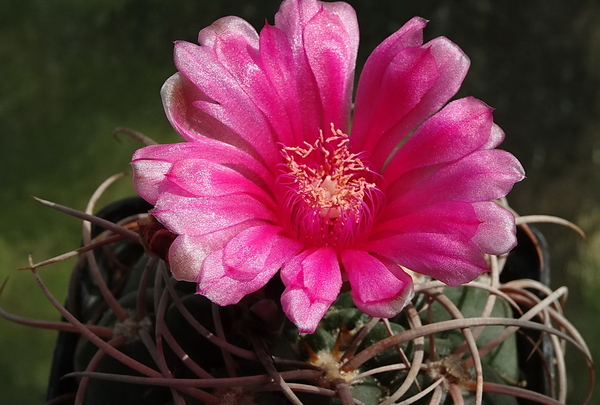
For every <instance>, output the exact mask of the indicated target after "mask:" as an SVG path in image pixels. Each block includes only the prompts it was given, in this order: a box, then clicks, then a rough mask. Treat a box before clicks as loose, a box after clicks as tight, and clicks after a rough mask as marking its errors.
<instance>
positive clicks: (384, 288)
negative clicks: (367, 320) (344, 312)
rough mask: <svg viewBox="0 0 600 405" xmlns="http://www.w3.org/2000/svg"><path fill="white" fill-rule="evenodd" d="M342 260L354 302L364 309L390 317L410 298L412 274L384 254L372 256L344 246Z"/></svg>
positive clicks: (383, 316) (374, 314) (379, 316)
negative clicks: (382, 255)
mask: <svg viewBox="0 0 600 405" xmlns="http://www.w3.org/2000/svg"><path fill="white" fill-rule="evenodd" d="M341 260H342V264H343V265H344V270H346V274H348V281H350V285H351V286H352V297H353V299H354V304H355V305H356V307H357V308H358V309H360V310H361V311H363V312H364V313H366V314H369V315H371V316H375V317H378V318H391V317H393V316H396V315H397V314H398V313H399V312H400V311H402V309H403V308H404V306H405V305H406V304H407V303H408V302H409V301H410V300H411V299H412V297H413V295H414V290H413V281H412V278H411V277H410V276H409V275H408V274H406V273H405V272H404V271H403V270H402V269H401V268H400V266H398V265H397V264H395V263H393V262H391V261H390V260H388V259H386V258H385V257H381V258H375V257H373V256H372V255H370V254H369V253H367V252H365V251H364V250H345V251H343V252H342V253H341Z"/></svg>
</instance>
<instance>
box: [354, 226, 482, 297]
mask: <svg viewBox="0 0 600 405" xmlns="http://www.w3.org/2000/svg"><path fill="white" fill-rule="evenodd" d="M364 249H365V250H366V251H369V252H374V253H379V254H380V255H382V256H385V257H387V258H389V259H391V260H393V261H394V262H396V263H398V264H400V265H401V266H403V267H406V268H408V269H410V270H412V271H415V272H417V273H421V274H425V275H428V276H431V277H434V278H436V279H438V280H440V281H442V282H443V283H445V284H447V285H449V286H457V285H460V284H464V283H467V282H469V281H472V280H473V279H475V278H476V277H477V276H479V275H480V274H481V273H483V272H485V271H487V270H488V268H487V265H486V263H485V260H484V258H483V254H482V253H481V250H480V249H479V247H478V246H477V245H476V244H475V243H474V242H473V241H465V239H464V238H463V237H461V236H460V235H456V234H440V233H419V232H411V233H404V234H396V235H392V236H389V237H386V238H382V239H378V240H374V241H371V242H369V243H367V245H366V246H365V247H364Z"/></svg>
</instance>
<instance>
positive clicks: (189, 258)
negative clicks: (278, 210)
mask: <svg viewBox="0 0 600 405" xmlns="http://www.w3.org/2000/svg"><path fill="white" fill-rule="evenodd" d="M264 224H265V223H264V222H263V221H259V220H250V221H246V222H242V223H240V224H237V225H234V226H231V227H229V228H224V229H219V230H217V231H214V232H210V233H205V234H203V235H198V236H191V235H179V236H178V237H177V238H176V239H175V241H174V242H173V243H172V244H171V247H170V248H169V268H170V269H171V273H173V277H175V278H176V279H177V280H182V281H191V282H194V283H195V282H197V281H198V276H199V275H200V269H201V268H202V264H203V263H204V260H205V259H206V258H207V257H208V255H210V254H211V253H212V252H214V251H215V250H219V249H221V248H223V247H224V246H225V245H226V244H227V242H229V241H230V240H231V239H233V237H234V236H236V235H237V234H239V233H240V232H242V231H243V230H245V229H247V228H250V227H253V226H258V225H264Z"/></svg>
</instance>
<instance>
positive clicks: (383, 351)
mask: <svg viewBox="0 0 600 405" xmlns="http://www.w3.org/2000/svg"><path fill="white" fill-rule="evenodd" d="M111 181H112V180H111ZM105 186H106V185H104V186H103V187H102V188H101V189H100V190H102V189H104V187H105ZM97 197H98V196H94V198H93V201H95V200H96V199H97ZM42 202H44V201H42ZM44 203H45V204H47V205H51V206H53V207H54V208H58V209H60V210H62V211H65V212H67V213H69V214H72V215H75V216H78V217H80V218H82V219H84V220H86V221H90V222H91V223H93V225H92V226H89V227H87V228H86V231H84V235H83V240H84V245H83V247H82V248H80V249H78V250H76V251H74V252H72V253H71V254H70V255H74V254H76V253H77V254H79V260H78V262H77V264H76V266H75V268H74V269H73V275H72V277H71V285H70V286H69V291H70V293H69V297H68V301H67V303H66V304H65V305H64V306H63V305H61V304H60V303H59V302H57V301H56V299H54V297H53V296H52V294H51V293H50V292H49V291H48V289H47V288H46V287H45V286H44V284H43V281H42V279H41V278H40V276H39V274H38V273H37V272H36V269H37V268H38V267H40V266H43V265H46V264H49V263H53V262H55V261H56V260H58V259H52V260H49V261H46V262H42V263H39V264H30V266H28V268H30V269H31V270H32V274H33V276H34V277H35V278H36V280H37V281H38V283H39V284H40V286H41V288H42V290H43V291H44V293H45V294H46V295H47V296H48V298H49V299H50V301H51V302H52V303H53V305H54V306H55V307H56V308H57V309H58V310H59V311H60V313H61V315H62V316H63V321H62V322H56V323H50V324H48V325H46V327H51V328H55V329H58V330H61V332H60V335H59V339H58V343H57V348H56V351H55V359H54V363H53V369H52V375H51V379H50V384H49V387H48V398H47V399H48V401H50V402H49V403H52V404H58V403H60V404H67V403H74V404H88V405H95V404H137V403H139V404H145V405H148V404H211V405H212V404H215V405H216V404H256V405H262V404H265V405H271V404H288V403H291V404H343V405H347V404H366V405H376V404H393V403H402V404H413V403H414V404H440V403H445V404H448V403H454V404H468V403H475V404H511V405H512V404H525V403H542V404H556V403H565V401H566V373H565V363H564V344H565V343H569V344H572V345H574V346H575V347H576V348H577V349H578V350H579V351H581V352H582V353H583V354H584V357H585V359H586V361H587V362H588V366H589V367H590V370H592V365H591V356H590V352H589V350H588V348H587V346H586V343H585V342H584V341H583V339H582V338H581V336H580V335H579V334H578V333H577V331H576V329H575V328H574V327H573V326H572V325H571V324H570V323H569V322H568V321H567V320H566V319H565V318H564V317H563V316H562V304H563V301H564V298H565V296H566V288H564V287H562V288H559V289H557V290H556V291H551V290H550V289H549V288H548V287H547V286H546V285H545V284H544V283H543V282H540V281H538V280H534V279H531V278H530V279H519V278H518V275H519V274H531V275H533V276H534V277H537V278H539V277H540V275H541V274H542V275H543V274H545V273H547V271H548V269H546V268H544V261H545V260H546V259H547V258H545V257H544V255H543V252H545V249H544V246H543V239H540V236H539V235H538V234H536V233H535V232H534V231H532V230H531V229H530V228H529V227H528V226H527V225H526V223H527V222H528V221H530V220H540V219H545V220H547V221H550V220H553V219H550V218H540V217H533V218H528V217H521V218H520V220H519V222H520V223H521V225H520V226H519V231H518V236H519V241H520V243H519V246H518V248H517V249H515V251H513V252H512V253H511V255H509V256H508V257H506V256H504V257H496V256H489V257H487V259H488V263H489V267H490V273H489V274H485V275H483V276H481V277H480V278H479V279H477V280H475V281H473V282H471V283H469V284H467V285H464V286H461V287H447V286H444V285H443V284H441V283H440V282H438V281H435V280H431V279H427V278H424V277H421V278H418V279H416V283H415V292H416V295H415V298H414V299H413V300H412V302H411V303H410V304H409V305H408V306H407V307H406V308H405V309H404V310H403V311H402V312H401V313H400V314H399V315H398V316H396V317H394V318H391V319H377V318H372V317H369V316H368V315H366V314H364V313H362V312H361V311H360V310H358V309H357V308H356V307H355V306H354V305H353V302H352V299H351V297H350V296H349V293H347V292H345V293H342V294H340V296H339V298H338V300H337V301H336V302H335V303H334V304H333V305H332V306H331V308H330V309H329V310H328V312H327V313H326V315H325V316H324V317H323V319H322V321H321V322H320V324H319V326H318V328H317V330H316V331H315V333H313V334H307V335H300V334H299V333H298V330H297V328H296V327H295V326H294V325H293V324H292V323H291V322H290V321H289V320H288V319H287V318H286V317H285V315H284V314H283V312H282V310H281V307H280V303H279V302H280V301H279V297H280V296H281V292H282V288H283V286H282V285H281V282H280V281H278V280H277V278H274V279H273V280H271V281H270V282H269V283H268V284H267V285H266V286H265V287H264V288H263V289H261V290H259V291H257V292H256V293H254V294H251V295H250V296H248V297H246V298H245V299H244V300H243V301H242V302H240V303H239V304H238V305H232V306H227V307H218V306H216V305H215V304H213V303H211V302H210V301H209V300H207V299H206V298H204V297H203V296H201V295H197V294H195V286H194V285H193V284H192V283H187V282H180V281H175V280H174V279H172V277H171V275H170V273H169V271H168V265H167V263H166V262H165V261H164V260H162V259H161V257H164V252H165V247H168V245H169V243H170V241H171V240H172V238H171V235H170V234H169V232H167V231H166V230H165V229H164V228H162V227H161V226H160V225H159V224H158V223H156V222H153V221H151V219H150V217H149V216H148V214H147V211H148V209H149V208H151V207H150V206H149V205H148V204H147V203H145V202H144V201H143V200H141V199H139V198H137V197H135V198H130V199H126V200H122V201H118V202H116V203H114V204H112V205H109V206H108V207H106V208H105V209H103V210H101V211H100V212H99V213H98V214H97V215H91V214H90V213H89V212H91V211H92V210H93V204H90V206H89V207H88V213H83V212H78V211H75V210H72V209H68V208H66V207H62V206H58V205H56V204H52V203H49V202H44ZM502 203H504V204H505V202H502ZM557 221H558V220H557ZM559 222H560V221H559ZM88 223H89V222H88ZM140 235H142V237H141V238H140ZM142 240H143V241H144V242H143V243H142V242H141V241H142ZM67 256H68V255H67ZM63 257H64V256H63ZM527 272H530V273H527ZM415 277H416V276H415ZM2 314H3V315H4V316H5V317H10V318H11V319H16V318H19V317H17V316H15V315H10V314H6V313H5V312H2ZM18 320H19V321H20V322H23V323H28V322H29V321H28V320H26V319H23V318H19V319H18ZM591 372H592V371H591ZM528 401H529V402H528Z"/></svg>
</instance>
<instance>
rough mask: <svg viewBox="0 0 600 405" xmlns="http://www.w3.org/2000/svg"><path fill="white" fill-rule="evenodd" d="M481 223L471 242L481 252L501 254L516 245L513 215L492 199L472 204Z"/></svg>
mask: <svg viewBox="0 0 600 405" xmlns="http://www.w3.org/2000/svg"><path fill="white" fill-rule="evenodd" d="M473 208H474V209H475V212H476V215H477V218H478V219H479V220H480V221H481V224H480V225H479V227H478V228H477V233H476V234H475V236H474V237H473V242H475V243H476V244H477V246H479V248H480V249H481V251H482V252H484V253H489V254H492V255H503V254H505V253H508V252H510V251H511V250H512V249H513V248H514V247H515V246H516V245H517V236H516V227H515V217H514V215H513V214H512V213H511V212H510V211H508V210H507V209H504V208H502V207H501V206H499V205H498V204H496V203H495V202H492V201H485V202H480V203H475V204H473Z"/></svg>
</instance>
